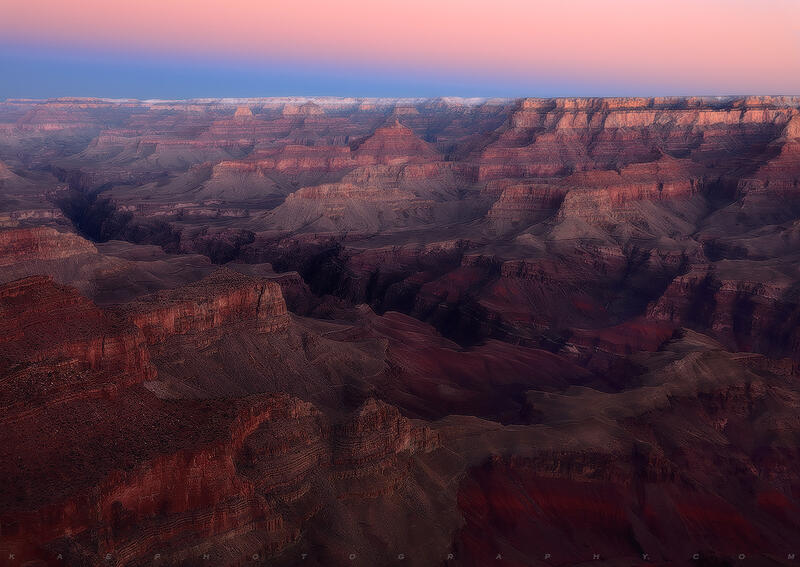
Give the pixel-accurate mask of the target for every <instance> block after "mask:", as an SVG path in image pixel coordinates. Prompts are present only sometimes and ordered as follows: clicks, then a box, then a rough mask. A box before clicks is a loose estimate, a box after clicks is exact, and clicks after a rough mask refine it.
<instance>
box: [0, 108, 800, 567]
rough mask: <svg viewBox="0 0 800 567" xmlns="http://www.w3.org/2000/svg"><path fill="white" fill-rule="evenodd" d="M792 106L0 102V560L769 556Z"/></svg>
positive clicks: (791, 369)
mask: <svg viewBox="0 0 800 567" xmlns="http://www.w3.org/2000/svg"><path fill="white" fill-rule="evenodd" d="M798 260H800V97H766V96H765V97H741V98H732V97H713V98H712V97H705V98H703V97H688V98H606V99H599V98H598V99H587V98H575V99H569V98H567V99H519V100H500V99H497V100H495V99H488V100H483V99H455V98H441V99H341V98H324V97H323V98H283V99H280V98H269V99H237V100H233V99H221V100H216V99H215V100H210V99H202V100H200V99H198V100H190V101H137V100H105V99H54V100H47V101H37V100H23V99H13V100H12V99H9V100H6V101H0V410H1V411H0V431H2V434H1V435H0V564H3V565H6V564H7V565H14V566H23V565H24V566H27V567H40V566H50V565H67V566H86V567H97V566H107V565H115V566H120V567H121V566H130V567H138V566H145V565H148V566H149V565H183V566H187V567H188V566H201V565H202V566H214V567H217V566H249V565H271V566H272V565H274V566H278V567H288V566H309V567H311V566H316V567H322V566H334V567H335V566H370V567H374V566H378V567H380V566H389V565H400V566H402V565H407V566H418V567H431V566H433V567H447V566H451V565H453V566H456V565H457V566H465V567H467V566H484V565H505V566H509V567H511V566H513V567H519V566H532V565H534V566H541V565H560V566H567V565H584V564H585V565H606V566H617V567H622V566H634V565H677V566H697V565H705V566H724V565H731V566H734V565H736V566H738V565H742V566H746V565H752V566H762V565H764V566H767V565H796V564H797V561H798V559H795V558H794V557H795V555H794V554H797V557H800V376H799V374H800V364H799V363H800V262H799V261H798Z"/></svg>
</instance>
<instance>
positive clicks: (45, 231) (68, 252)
mask: <svg viewBox="0 0 800 567" xmlns="http://www.w3.org/2000/svg"><path fill="white" fill-rule="evenodd" d="M96 253H97V249H96V248H95V247H94V246H93V245H92V243H91V242H89V241H88V240H85V239H84V238H81V237H79V236H78V235H77V234H70V233H64V232H59V231H57V230H55V229H53V228H47V227H35V228H20V229H13V230H3V231H0V267H2V266H10V265H13V264H16V263H19V262H35V261H40V260H60V259H64V258H69V257H71V256H76V255H78V254H96Z"/></svg>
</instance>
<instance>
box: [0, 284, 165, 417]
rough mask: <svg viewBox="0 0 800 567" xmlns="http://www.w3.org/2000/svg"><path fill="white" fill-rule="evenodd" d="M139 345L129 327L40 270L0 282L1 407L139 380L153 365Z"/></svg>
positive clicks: (138, 337) (138, 336) (137, 334)
mask: <svg viewBox="0 0 800 567" xmlns="http://www.w3.org/2000/svg"><path fill="white" fill-rule="evenodd" d="M144 345H145V340H144V337H143V336H142V334H141V333H140V332H139V330H138V329H137V328H136V327H134V326H133V325H130V324H129V323H127V322H125V321H123V320H121V319H120V318H118V317H116V316H114V315H113V314H109V313H106V312H104V311H101V310H100V309H98V308H97V307H95V306H94V304H92V303H91V302H90V301H89V300H88V299H86V298H84V297H82V296H81V295H80V294H79V293H78V292H77V291H76V290H75V289H73V288H70V287H66V286H61V285H58V284H56V283H55V282H53V281H52V280H51V279H49V278H47V277H44V276H33V277H29V278H24V279H21V280H16V281H13V282H10V283H7V284H4V285H2V286H0V346H2V352H3V356H2V357H1V358H0V372H2V373H3V374H4V375H5V376H6V377H7V380H6V381H5V382H4V389H3V392H2V399H3V400H4V402H5V404H6V407H8V405H11V406H16V405H18V404H31V403H54V401H56V400H58V399H61V398H62V397H67V398H69V397H73V396H83V395H87V392H88V391H107V392H116V391H117V390H119V388H121V387H123V386H126V385H129V384H134V383H139V382H142V381H144V380H147V379H149V378H151V377H152V376H153V375H154V371H153V368H152V367H151V365H150V362H149V360H150V355H149V353H148V352H147V349H146V348H145V346H144ZM48 375H50V378H49V379H47V378H46V376H48Z"/></svg>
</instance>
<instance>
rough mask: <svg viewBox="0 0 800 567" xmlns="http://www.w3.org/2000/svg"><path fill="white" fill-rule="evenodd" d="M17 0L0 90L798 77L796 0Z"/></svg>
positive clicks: (715, 91) (396, 89) (259, 91)
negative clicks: (127, 1)
mask: <svg viewBox="0 0 800 567" xmlns="http://www.w3.org/2000/svg"><path fill="white" fill-rule="evenodd" d="M6 3H7V4H8V5H7V6H5V10H4V11H5V17H4V18H3V20H2V21H0V35H2V37H3V40H2V42H0V72H2V74H3V76H4V77H6V78H9V80H5V81H3V82H0V98H10V97H33V98H49V97H57V96H99V97H114V98H128V97H130V98H173V99H174V98H197V97H252V96H286V95H297V96H323V95H327V96H364V97H370V96H377V97H380V96H386V97H406V96H418V97H435V96H464V97H471V96H482V97H510V98H511V97H519V96H548V97H549V96H619V95H625V96H638V95H642V96H645V95H665V96H666V95H736V94H796V93H800V72H799V71H800V27H799V26H798V24H797V23H796V22H797V21H800V18H798V16H799V15H800V9H798V3H797V2H795V1H793V0H765V1H764V2H760V3H759V4H758V5H756V4H754V3H747V2H743V1H741V0H734V1H722V0H706V1H704V2H702V3H696V2H689V1H688V0H677V1H674V2H670V3H669V4H665V3H662V2H634V1H633V0H607V1H604V2H590V1H588V0H569V1H566V2H562V3H559V4H558V5H553V4H543V3H539V2H521V1H519V0H498V1H497V2H494V3H493V4H492V5H491V6H487V5H486V3H485V2H480V1H478V0H467V1H462V2H457V3H456V2H453V1H451V0H444V1H441V2H436V3H427V2H423V1H422V0H409V1H406V2H402V3H401V2H396V1H390V2H383V3H380V4H376V3H370V2H366V1H365V0H345V1H343V2H338V3H336V4H327V3H324V2H316V1H312V2H306V3H303V5H302V6H298V5H286V4H274V3H260V2H255V1H253V0H232V1H231V2H228V3H226V4H225V6H219V5H217V4H216V3H212V2H206V1H200V2H198V1H191V0H176V1H174V2H171V3H169V4H168V5H164V4H162V3H159V2H156V1H155V0H143V1H141V2H138V3H137V4H136V6H128V5H126V6H121V5H118V4H113V3H104V2H100V1H98V0H90V1H88V2H83V3H81V4H80V5H78V3H76V2H74V1H59V2H57V1H55V0H32V1H30V2H25V3H9V2H6Z"/></svg>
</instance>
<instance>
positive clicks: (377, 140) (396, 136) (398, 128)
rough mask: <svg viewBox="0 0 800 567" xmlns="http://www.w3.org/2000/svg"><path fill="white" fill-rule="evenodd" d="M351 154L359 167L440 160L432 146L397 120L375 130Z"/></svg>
mask: <svg viewBox="0 0 800 567" xmlns="http://www.w3.org/2000/svg"><path fill="white" fill-rule="evenodd" d="M353 154H354V156H355V158H356V161H357V162H358V163H359V164H360V165H372V164H383V165H398V164H402V163H415V162H425V161H437V160H438V159H441V158H440V156H439V152H437V151H436V149H435V148H434V147H433V146H431V145H430V144H428V143H427V142H425V141H423V140H421V139H420V138H418V137H417V135H416V134H414V132H413V131H411V129H410V128H407V127H405V126H403V125H402V124H401V123H400V121H399V120H394V122H392V123H390V124H389V125H387V126H382V127H380V128H378V129H376V130H375V132H374V133H373V134H372V135H371V136H369V137H368V138H367V139H366V140H364V141H363V142H361V143H360V144H359V146H358V147H357V148H356V150H355V151H354V152H353Z"/></svg>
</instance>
